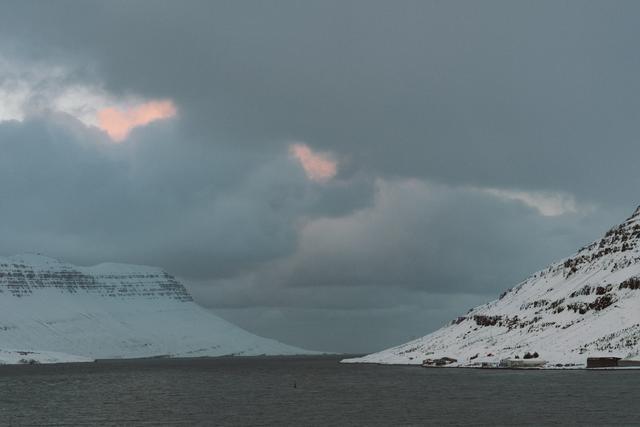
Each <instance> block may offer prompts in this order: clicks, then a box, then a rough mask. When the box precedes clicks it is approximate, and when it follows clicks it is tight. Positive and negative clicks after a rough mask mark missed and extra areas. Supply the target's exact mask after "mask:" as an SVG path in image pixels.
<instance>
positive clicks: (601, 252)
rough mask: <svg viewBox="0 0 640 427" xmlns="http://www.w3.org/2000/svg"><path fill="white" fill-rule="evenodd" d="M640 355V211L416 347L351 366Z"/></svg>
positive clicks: (563, 362) (576, 362)
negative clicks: (445, 358)
mask: <svg viewBox="0 0 640 427" xmlns="http://www.w3.org/2000/svg"><path fill="white" fill-rule="evenodd" d="M639 352H640V207H638V208H637V209H636V210H635V211H634V212H633V214H632V215H631V216H630V217H629V218H627V219H626V220H625V221H624V222H622V223H621V224H619V225H617V226H614V227H612V228H611V229H610V230H609V231H607V232H606V233H605V234H604V236H603V237H602V238H600V239H597V240H595V241H594V242H592V243H591V244H589V245H586V246H584V247H582V248H580V249H579V250H578V251H577V252H576V253H574V254H573V255H571V256H568V257H566V258H563V259H561V260H559V261H557V262H555V263H552V264H551V265H549V266H548V267H546V268H545V269H542V270H540V271H538V272H536V273H534V274H533V275H532V276H530V277H529V278H527V279H526V280H524V281H523V282H521V283H519V284H518V285H516V286H515V287H513V288H511V289H508V290H506V291H505V292H503V293H502V294H501V295H500V297H499V298H498V299H496V300H494V301H491V302H488V303H486V304H482V305H480V306H478V307H475V308H473V309H471V310H469V312H468V313H467V314H465V315H463V316H458V317H457V318H455V319H453V320H452V321H451V322H450V323H449V324H448V325H446V326H444V327H442V328H440V329H438V330H436V331H434V332H432V333H430V334H428V335H426V336H424V337H422V338H418V339H416V340H413V341H411V342H409V343H405V344H402V345H399V346H396V347H393V348H390V349H387V350H383V351H380V352H377V353H373V354H370V355H367V356H364V357H361V358H355V359H347V360H344V362H347V363H382V364H385V363H388V364H420V363H422V362H423V360H424V359H427V358H431V359H437V358H443V357H449V358H451V359H455V360H456V361H455V362H453V363H451V366H481V365H482V364H485V365H486V364H489V365H495V364H497V363H498V362H499V361H500V360H501V359H508V358H515V357H519V358H522V357H524V355H525V354H526V353H530V354H533V353H538V354H539V356H540V358H541V359H544V360H545V361H546V362H547V366H563V367H565V366H584V365H585V363H586V359H587V357H596V356H610V357H621V358H625V357H636V356H637V355H638V353H639Z"/></svg>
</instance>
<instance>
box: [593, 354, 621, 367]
mask: <svg viewBox="0 0 640 427" xmlns="http://www.w3.org/2000/svg"><path fill="white" fill-rule="evenodd" d="M620 359H621V358H620V357H611V356H605V357H588V358H587V368H617V367H618V366H619V364H618V361H619V360H620Z"/></svg>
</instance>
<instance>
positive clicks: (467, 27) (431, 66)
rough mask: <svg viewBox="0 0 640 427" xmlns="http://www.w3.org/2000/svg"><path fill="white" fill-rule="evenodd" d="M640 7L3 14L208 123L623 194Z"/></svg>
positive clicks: (13, 37) (26, 9)
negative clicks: (636, 17)
mask: <svg viewBox="0 0 640 427" xmlns="http://www.w3.org/2000/svg"><path fill="white" fill-rule="evenodd" d="M64 6H66V7H64ZM636 9H638V5H637V4H636V3H634V2H615V3H614V4H606V5H605V4H603V3H601V2H576V3H572V2H535V3H525V2H507V1H505V2H482V3H478V2H402V3H401V4H397V3H396V2H370V1H367V2H348V1H347V2H317V3H305V4H301V3H299V2H277V3H270V2H190V3H189V4H188V5H187V6H185V5H184V4H182V3H178V2H101V3H97V2H66V3H65V2H55V3H50V4H49V3H47V4H42V3H27V4H23V3H20V4H18V3H16V4H14V5H13V7H10V8H9V9H7V12H11V13H3V14H2V18H0V22H1V23H2V25H1V28H2V33H3V39H4V40H7V43H9V42H10V41H13V43H14V44H18V45H22V46H24V50H27V51H32V52H33V51H35V52H38V54H40V55H48V56H55V55H63V57H64V58H65V59H68V60H74V59H75V62H77V63H79V64H81V65H86V64H87V61H92V63H94V64H96V67H97V69H98V72H99V74H101V76H102V77H103V78H104V80H105V82H106V83H107V85H108V87H109V88H110V89H111V90H114V91H119V92H127V91H137V92H141V93H143V94H148V95H153V96H171V97H174V98H175V99H176V100H177V101H178V102H179V103H180V104H181V105H182V106H183V108H185V109H186V110H187V114H186V117H187V119H188V120H189V121H190V124H191V125H192V126H191V127H190V130H191V132H193V133H195V134H202V133H203V132H205V133H207V134H211V133H215V132H225V133H227V134H228V135H230V137H229V139H228V140H231V141H233V142H234V143H243V144H250V145H253V144H255V143H256V141H257V140H259V141H260V143H261V144H267V143H269V142H270V141H278V140H280V139H282V138H301V139H307V140H311V141H314V144H315V145H316V146H322V147H326V148H331V149H334V150H335V151H338V152H342V153H345V154H347V155H349V156H351V158H352V160H353V161H352V162H351V163H350V165H351V167H353V168H367V169H373V170H375V172H376V173H383V174H391V175H400V176H424V177H426V178H431V179H438V180H442V181H446V182H453V181H455V182H461V183H473V184H486V185H492V186H496V185H498V186H511V187H518V188H533V189H536V188H545V189H557V188H562V189H565V190H567V191H571V192H574V193H576V194H580V195H581V196H582V197H588V198H594V199H598V198H600V199H604V198H606V199H607V201H609V202H611V201H620V200H621V198H622V197H625V195H626V194H627V192H629V191H632V189H634V188H635V187H636V185H637V184H638V181H637V179H634V178H633V177H630V176H629V172H628V169H632V168H633V167H634V166H635V164H634V162H633V159H634V158H635V155H636V154H637V148H636V147H637V145H638V144H637V142H636V141H637V135H636V134H637V130H636V129H637V126H636V125H635V123H637V122H638V111H639V107H640V105H639V103H640V101H639V100H640V96H639V95H640V83H639V82H638V79H637V76H638V75H639V73H640V57H639V56H638V55H637V48H636V41H637V25H636V22H635V16H637V12H639V11H638V10H636ZM634 12H635V13H634ZM51 52H53V54H52V53H51ZM32 54H33V53H32ZM540 165H544V169H545V173H544V174H541V173H540ZM612 188H615V190H614V191H610V190H611V189H612ZM607 190H609V191H607Z"/></svg>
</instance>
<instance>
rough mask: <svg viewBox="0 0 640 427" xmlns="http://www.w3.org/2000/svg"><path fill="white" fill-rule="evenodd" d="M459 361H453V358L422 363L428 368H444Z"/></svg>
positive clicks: (428, 360)
mask: <svg viewBox="0 0 640 427" xmlns="http://www.w3.org/2000/svg"><path fill="white" fill-rule="evenodd" d="M457 361H458V359H453V358H451V357H441V358H440V359H424V361H423V362H422V366H423V367H426V368H431V367H434V366H435V367H443V366H447V365H451V364H452V363H456V362H457Z"/></svg>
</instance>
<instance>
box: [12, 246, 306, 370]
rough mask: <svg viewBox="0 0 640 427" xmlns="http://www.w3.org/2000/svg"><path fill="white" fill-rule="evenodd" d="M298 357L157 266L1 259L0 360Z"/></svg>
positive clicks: (23, 257)
mask: <svg viewBox="0 0 640 427" xmlns="http://www.w3.org/2000/svg"><path fill="white" fill-rule="evenodd" d="M305 353H309V352H308V351H305V350H301V349H298V348H295V347H291V346H288V345H285V344H282V343H279V342H277V341H274V340H270V339H266V338H261V337H258V336H256V335H253V334H251V333H249V332H247V331H245V330H242V329H240V328H238V327H237V326H234V325H232V324H230V323H228V322H226V321H225V320H223V319H221V318H219V317H217V316H215V315H214V314H212V313H211V312H210V311H208V310H206V309H204V308H202V307H200V306H199V305H197V304H196V303H194V302H193V299H192V298H191V296H190V295H189V293H188V292H187V290H186V289H185V288H184V286H183V285H182V284H180V283H179V282H178V281H177V280H176V279H175V278H174V277H172V276H170V275H169V274H167V273H165V272H164V271H162V270H160V269H158V268H153V267H144V266H135V265H125V264H100V265H97V266H93V267H76V266H73V265H70V264H65V263H62V262H59V261H57V260H54V259H51V258H46V257H42V256H38V255H20V256H14V257H8V258H0V363H2V362H5V363H11V362H15V361H17V360H19V359H26V360H30V359H35V360H37V361H65V360H68V361H78V360H84V359H86V358H88V359H96V358H133V357H151V356H162V355H168V356H184V357H188V356H221V355H262V354H266V355H280V354H305ZM71 355H73V356H71ZM5 356H6V357H5Z"/></svg>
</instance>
